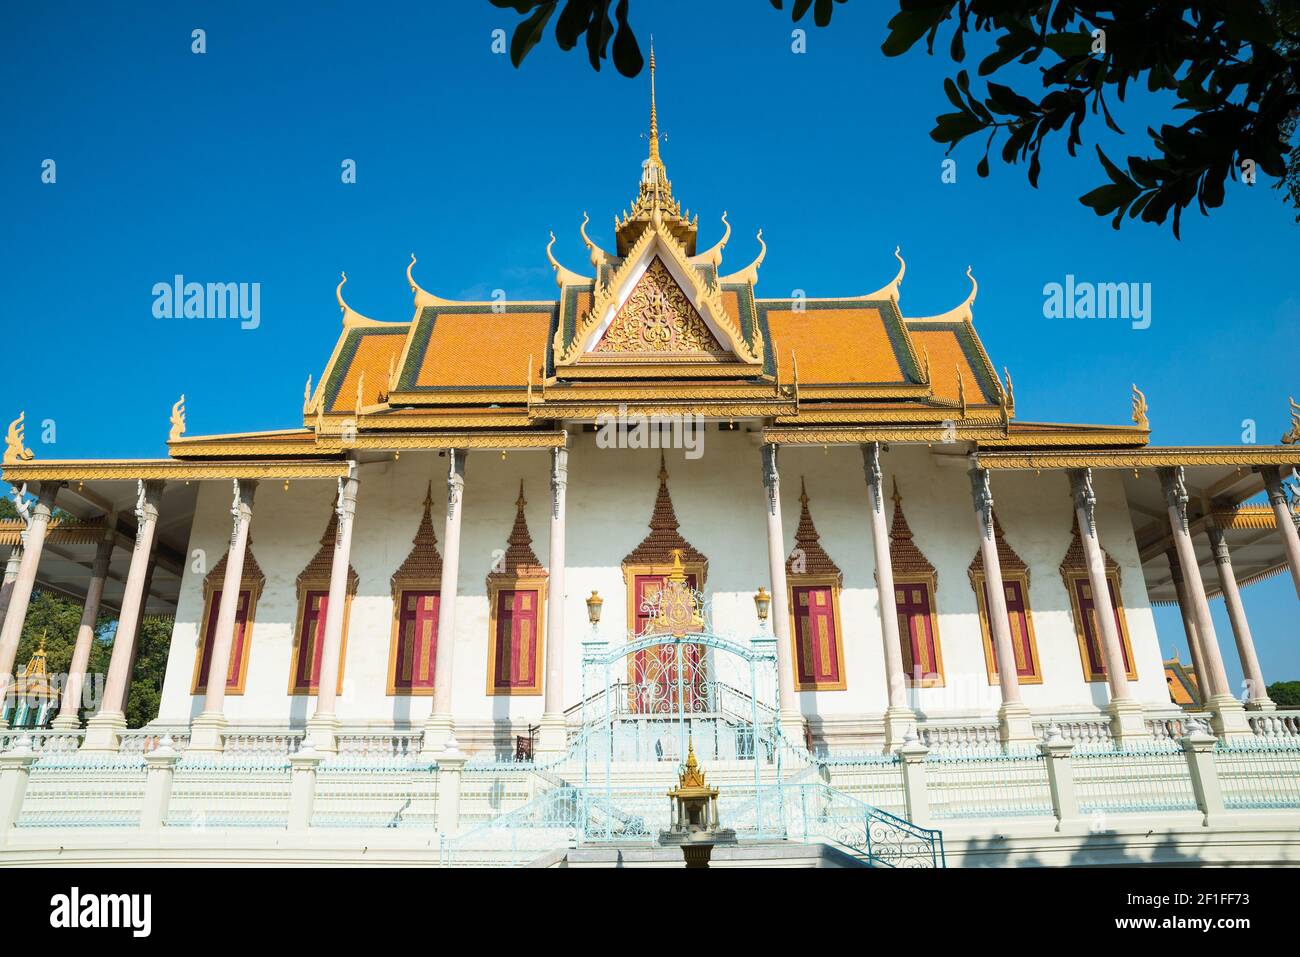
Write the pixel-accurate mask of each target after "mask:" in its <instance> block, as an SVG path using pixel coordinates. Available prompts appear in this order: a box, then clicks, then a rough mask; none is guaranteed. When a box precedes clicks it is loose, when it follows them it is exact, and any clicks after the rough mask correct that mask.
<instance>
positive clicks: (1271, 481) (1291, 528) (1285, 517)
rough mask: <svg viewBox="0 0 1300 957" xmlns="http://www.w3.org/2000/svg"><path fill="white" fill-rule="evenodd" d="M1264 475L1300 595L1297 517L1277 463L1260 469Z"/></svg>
mask: <svg viewBox="0 0 1300 957" xmlns="http://www.w3.org/2000/svg"><path fill="white" fill-rule="evenodd" d="M1259 472H1260V475H1262V476H1264V487H1265V488H1266V489H1267V490H1268V503H1269V505H1271V506H1273V518H1274V520H1275V521H1276V522H1277V531H1278V534H1279V535H1281V536H1282V544H1283V546H1284V547H1285V548H1286V563H1287V565H1289V566H1290V568H1291V582H1292V583H1293V584H1294V585H1295V591H1296V595H1297V596H1300V532H1297V531H1296V527H1295V519H1293V518H1292V517H1291V510H1290V509H1289V508H1288V507H1287V504H1286V492H1284V491H1283V490H1282V476H1281V473H1280V472H1279V471H1278V468H1277V466H1276V465H1272V466H1269V467H1268V468H1263V469H1260V470H1259Z"/></svg>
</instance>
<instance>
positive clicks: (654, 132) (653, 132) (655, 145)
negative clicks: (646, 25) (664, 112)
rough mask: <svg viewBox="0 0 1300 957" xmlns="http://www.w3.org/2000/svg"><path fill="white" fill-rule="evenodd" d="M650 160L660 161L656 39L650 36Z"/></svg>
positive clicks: (652, 35)
mask: <svg viewBox="0 0 1300 957" xmlns="http://www.w3.org/2000/svg"><path fill="white" fill-rule="evenodd" d="M650 159H651V160H653V161H655V162H658V161H659V114H658V112H657V111H656V110H655V38H654V34H651V35H650Z"/></svg>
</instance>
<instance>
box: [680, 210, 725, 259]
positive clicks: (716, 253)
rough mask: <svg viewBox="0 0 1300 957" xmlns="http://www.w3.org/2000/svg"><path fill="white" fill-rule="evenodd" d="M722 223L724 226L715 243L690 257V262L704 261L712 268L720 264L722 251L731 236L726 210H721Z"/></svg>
mask: <svg viewBox="0 0 1300 957" xmlns="http://www.w3.org/2000/svg"><path fill="white" fill-rule="evenodd" d="M722 225H723V226H724V227H726V228H725V229H724V230H723V233H722V238H721V239H719V240H718V242H717V245H715V246H714V247H713V248H711V249H708V250H705V251H704V252H702V253H699V254H697V255H695V256H692V257H691V259H690V261H691V262H692V263H706V264H708V265H710V266H712V267H713V268H714V269H717V268H718V267H719V266H720V265H722V251H723V250H724V249H726V248H727V240H729V239H730V238H731V223H729V222H727V211H726V210H723V211H722Z"/></svg>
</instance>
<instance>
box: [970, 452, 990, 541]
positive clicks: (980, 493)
mask: <svg viewBox="0 0 1300 957" xmlns="http://www.w3.org/2000/svg"><path fill="white" fill-rule="evenodd" d="M968 474H969V475H970V493H971V500H972V501H973V502H974V504H975V511H976V512H977V513H979V517H980V522H981V524H982V526H983V529H984V533H985V534H986V535H988V536H992V535H993V489H992V487H991V485H990V484H989V470H988V469H985V468H980V467H979V465H976V464H972V465H971V469H970V472H969V473H968Z"/></svg>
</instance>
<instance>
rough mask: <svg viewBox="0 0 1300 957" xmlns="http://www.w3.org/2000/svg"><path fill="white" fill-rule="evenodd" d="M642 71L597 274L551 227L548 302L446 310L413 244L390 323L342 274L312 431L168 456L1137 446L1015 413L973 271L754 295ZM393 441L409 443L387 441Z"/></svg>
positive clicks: (900, 269)
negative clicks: (689, 428) (665, 417)
mask: <svg viewBox="0 0 1300 957" xmlns="http://www.w3.org/2000/svg"><path fill="white" fill-rule="evenodd" d="M650 73H651V102H650V134H649V155H648V156H647V158H646V159H645V161H644V162H643V164H642V171H641V176H640V179H639V181H638V184H637V193H636V196H635V198H634V200H633V202H632V203H631V205H630V207H629V209H628V210H626V211H625V212H624V213H623V214H622V215H620V216H618V217H615V245H614V249H613V250H605V249H602V248H601V247H600V246H599V245H597V244H596V242H595V241H594V240H593V239H592V238H591V236H590V235H589V234H588V232H587V224H588V219H587V218H586V217H585V216H584V218H583V222H582V224H581V226H580V227H579V232H580V234H581V236H582V239H583V242H584V244H585V246H586V248H587V251H588V255H589V259H590V273H589V274H585V275H584V274H583V273H582V272H580V271H575V270H573V269H569V268H568V267H566V266H564V265H562V264H560V263H559V262H558V261H557V260H556V259H555V257H554V256H553V255H552V249H553V247H554V242H555V240H554V236H552V237H551V244H550V245H548V246H547V248H546V256H547V259H548V260H549V261H550V263H551V266H552V268H553V270H554V272H555V277H556V284H557V287H558V295H557V296H556V298H555V299H553V300H547V301H536V302H534V301H529V302H513V301H512V302H503V301H494V302H457V301H453V300H449V299H445V298H442V297H440V296H438V295H436V294H434V293H431V292H429V291H427V290H425V289H422V288H421V287H420V285H419V283H418V282H417V280H416V278H415V274H414V267H415V264H416V260H415V257H414V256H412V257H411V262H410V263H409V264H408V266H407V268H406V278H407V283H408V285H409V286H410V289H411V292H412V295H413V313H412V315H411V317H410V318H409V319H406V320H403V321H392V322H382V321H377V320H374V319H370V318H367V317H366V316H363V315H362V314H361V313H359V312H357V311H356V310H355V309H353V308H352V307H351V306H350V305H349V304H348V303H347V301H346V300H345V298H344V286H345V284H346V277H345V278H344V281H343V282H340V283H339V285H338V288H337V290H336V298H337V301H338V305H339V309H340V311H341V313H342V317H343V327H342V330H341V331H340V334H339V338H338V340H337V342H336V345H335V348H334V350H333V353H332V355H331V356H330V359H329V362H328V364H327V366H326V368H325V370H324V373H323V374H322V375H321V377H320V379H319V380H318V382H317V385H316V387H315V388H314V389H312V388H311V385H310V380H309V383H308V389H307V392H306V395H305V396H304V408H303V427H302V428H301V429H291V430H284V431H282V432H275V433H260V434H246V435H228V436H204V437H193V438H190V437H185V436H184V435H183V434H179V433H178V434H177V436H176V437H175V438H174V439H173V441H172V442H171V443H170V450H171V453H172V455H173V456H174V457H177V458H208V457H213V456H217V455H220V456H226V457H231V456H234V457H239V456H241V455H250V456H253V455H281V456H282V455H298V456H305V457H311V456H337V455H339V454H341V453H343V452H345V451H346V450H348V449H365V448H375V449H386V450H391V449H400V448H407V447H411V448H430V447H433V448H441V447H451V446H454V445H455V444H456V437H457V435H458V434H459V433H461V432H463V431H466V430H472V431H474V432H476V433H478V434H480V435H484V434H485V435H487V436H488V437H489V438H490V437H492V436H496V437H499V438H500V440H501V441H500V447H502V448H509V447H517V446H519V445H536V443H537V442H539V441H541V439H540V438H538V436H540V435H542V434H543V433H549V434H551V435H555V434H556V433H555V430H556V424H557V423H559V422H561V421H572V420H575V419H577V420H586V421H591V420H593V419H594V418H595V417H596V416H599V415H601V414H609V413H616V412H617V411H619V410H620V408H622V409H623V410H625V411H626V412H628V413H630V414H637V413H642V414H654V413H667V412H687V413H694V414H701V415H704V416H707V417H713V418H726V419H738V418H749V419H762V420H764V421H765V424H766V425H767V426H768V428H769V429H770V430H772V432H773V434H772V435H771V436H770V439H771V440H772V441H780V442H783V443H787V444H797V443H800V442H802V443H805V444H824V443H829V442H841V441H865V440H871V439H873V438H874V439H881V440H890V441H909V440H912V441H940V440H950V439H952V438H956V439H959V440H966V441H973V442H977V443H980V444H981V445H988V446H991V447H994V448H999V449H1009V450H1014V449H1031V448H1038V447H1041V446H1051V447H1060V446H1067V447H1082V448H1102V447H1121V448H1122V447H1128V448H1140V447H1141V446H1143V445H1145V444H1146V441H1147V437H1148V434H1149V433H1148V429H1147V425H1146V421H1145V418H1143V419H1141V420H1137V419H1135V423H1136V424H1135V425H1132V426H1129V425H1123V426H1114V427H1107V428H1098V427H1073V426H1055V425H1048V426H1038V425H1034V424H1025V423H1018V422H1013V421H1012V419H1013V418H1014V414H1015V400H1014V397H1013V395H1012V392H1011V382H1010V377H1009V376H1008V377H1007V379H1006V381H1005V382H1004V381H1003V380H1002V379H1001V378H1000V377H999V375H998V373H997V371H996V370H995V367H994V365H993V362H992V360H991V359H990V358H989V355H988V353H987V352H986V350H985V348H984V346H983V343H982V342H981V341H980V337H979V335H978V334H977V333H976V331H975V325H974V318H973V306H974V302H975V297H976V293H977V292H978V285H977V284H976V282H975V280H974V277H973V276H971V289H970V293H969V294H968V295H967V297H966V298H965V299H964V300H963V301H962V302H961V303H959V304H958V305H957V306H955V307H954V308H953V309H951V310H949V311H947V312H944V313H941V314H939V315H934V316H923V317H909V316H906V315H905V314H904V313H903V311H902V307H901V287H902V283H903V278H904V275H905V273H906V263H905V262H904V260H903V257H902V255H901V254H900V253H899V251H898V250H897V249H896V250H895V251H894V255H895V257H896V258H897V261H898V264H897V271H896V274H895V275H894V276H893V278H892V279H890V280H889V281H888V282H886V283H885V284H884V285H883V286H881V287H880V288H878V289H876V290H875V291H874V292H868V293H865V294H860V295H851V296H841V297H832V298H820V299H789V298H776V299H765V298H760V297H759V296H758V295H757V294H756V287H757V284H758V275H759V270H760V267H761V266H762V263H763V260H764V258H765V256H766V253H767V247H766V245H765V244H764V243H763V240H762V232H761V230H760V231H759V233H758V242H759V247H760V251H759V254H758V256H757V257H756V258H755V259H754V260H753V261H752V262H749V263H748V264H747V265H744V266H743V267H742V268H739V269H733V270H730V271H729V270H727V269H725V268H723V258H724V252H725V249H726V247H727V244H728V242H729V240H730V237H731V225H730V223H729V222H728V220H727V216H726V214H725V213H724V214H723V216H722V226H723V233H722V236H721V238H720V239H719V240H718V242H717V243H715V244H714V245H713V246H712V247H710V248H709V249H707V250H705V251H703V252H697V249H696V239H697V235H698V217H691V216H690V214H689V213H688V212H686V211H684V210H683V208H682V206H681V204H680V202H679V200H678V199H677V198H676V197H675V196H674V194H673V186H672V182H671V180H669V178H668V172H667V167H666V166H665V164H664V160H663V156H662V154H661V152H660V143H659V135H658V112H657V104H656V102H655V94H654V78H655V64H654V58H653V56H652V57H651V71H650ZM968 275H970V272H969V270H968ZM866 431H871V432H872V434H871V435H867V434H866ZM402 435H405V436H407V438H408V442H407V444H405V445H403V444H401V443H400V442H396V441H395V437H396V436H402ZM414 436H419V437H420V438H419V439H418V440H417V439H415V438H413V437H414ZM438 436H443V437H444V438H445V442H443V444H442V445H439V444H438V442H439V441H441V440H439V439H438V438H437V437H438ZM521 436H522V437H521ZM529 436H531V438H530V437H529ZM554 441H555V442H557V443H558V442H560V441H561V440H560V439H555V440H554ZM431 443H432V444H431ZM542 444H545V443H544V442H543V443H542Z"/></svg>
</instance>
